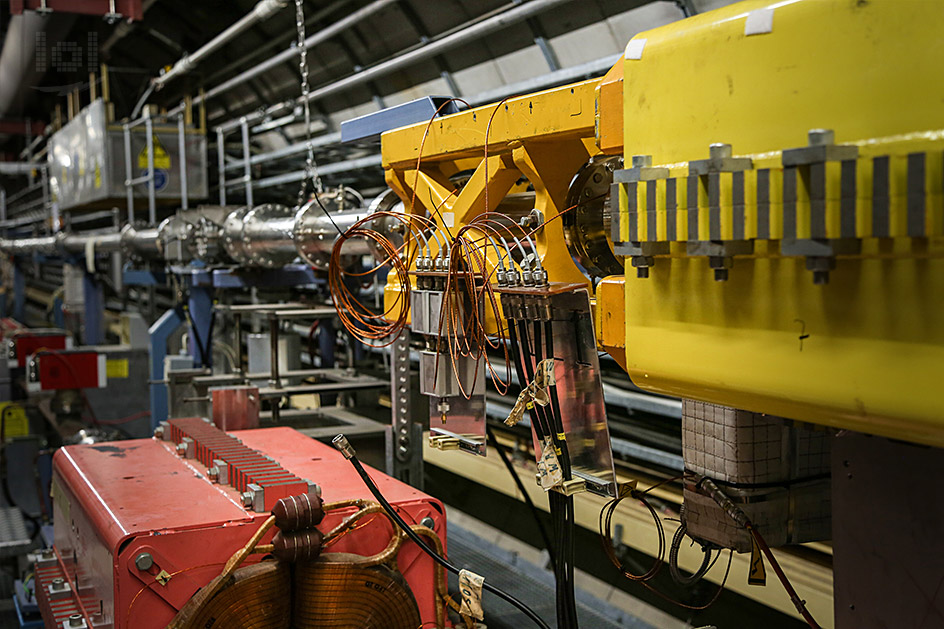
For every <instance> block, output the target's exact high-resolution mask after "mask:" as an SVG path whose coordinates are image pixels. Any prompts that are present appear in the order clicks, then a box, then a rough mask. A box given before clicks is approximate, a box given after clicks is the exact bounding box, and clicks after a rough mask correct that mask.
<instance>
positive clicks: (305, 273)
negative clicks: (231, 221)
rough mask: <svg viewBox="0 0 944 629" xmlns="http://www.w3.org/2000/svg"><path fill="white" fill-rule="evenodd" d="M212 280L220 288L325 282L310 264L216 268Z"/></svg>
mask: <svg viewBox="0 0 944 629" xmlns="http://www.w3.org/2000/svg"><path fill="white" fill-rule="evenodd" d="M212 282H213V285H214V286H216V287H218V288H249V287H253V286H266V287H270V286H273V287H289V286H309V285H313V284H323V283H324V282H325V279H324V278H323V277H318V276H316V275H315V272H314V270H312V268H311V267H310V266H308V265H305V264H290V265H287V266H284V267H282V268H281V269H216V270H215V271H213V280H212Z"/></svg>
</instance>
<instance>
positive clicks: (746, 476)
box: [682, 400, 831, 552]
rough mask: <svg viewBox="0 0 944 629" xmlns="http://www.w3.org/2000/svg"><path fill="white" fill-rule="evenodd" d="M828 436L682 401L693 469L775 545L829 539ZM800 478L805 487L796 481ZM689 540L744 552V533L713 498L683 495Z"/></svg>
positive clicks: (689, 490) (746, 537)
mask: <svg viewBox="0 0 944 629" xmlns="http://www.w3.org/2000/svg"><path fill="white" fill-rule="evenodd" d="M829 439H830V437H829V435H828V434H827V433H825V432H822V431H818V430H809V429H805V428H798V427H795V426H792V425H791V424H790V423H789V422H788V421H787V420H784V419H782V418H779V417H774V416H770V415H763V414H759V413H751V412H748V411H742V410H738V409H734V408H729V407H724V406H718V405H715V404H707V403H705V402H695V401H692V400H685V401H684V402H683V405H682V448H683V455H684V458H685V467H686V469H687V470H688V471H690V472H694V473H696V474H698V475H701V476H707V477H709V478H712V479H714V480H715V481H720V483H721V484H722V489H723V490H724V491H725V493H726V494H727V495H728V496H729V497H730V498H731V499H732V500H733V501H734V502H735V503H736V504H738V505H739V506H740V508H742V509H743V510H744V511H745V513H747V516H748V517H749V518H750V519H751V521H752V522H753V523H754V524H755V525H756V526H757V529H758V530H759V531H761V533H762V534H763V535H764V537H765V539H766V540H767V543H768V544H770V545H771V546H782V545H784V544H792V543H799V542H804V541H813V540H821V539H829V537H830V534H831V520H830V513H831V506H830V500H831V497H830V483H829V478H828V476H827V477H825V478H823V475H826V474H828V473H829V469H830V468H829V465H830V450H829ZM797 481H800V482H797ZM684 501H685V522H686V524H687V526H688V532H689V534H690V535H691V536H692V537H695V538H697V539H700V540H705V541H710V542H713V543H715V544H718V545H721V546H724V547H730V548H734V549H735V550H737V551H738V552H747V551H749V550H750V548H751V544H750V537H749V534H748V533H747V531H745V530H744V529H741V528H739V527H738V526H737V525H736V524H735V523H734V521H733V520H732V519H731V518H730V517H729V516H728V515H727V514H726V513H724V511H723V510H722V509H721V508H720V507H718V505H717V504H715V502H714V500H712V499H711V497H709V496H706V495H701V494H699V493H697V492H696V491H695V490H694V488H693V485H690V484H686V487H685V490H684Z"/></svg>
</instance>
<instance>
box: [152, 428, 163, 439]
mask: <svg viewBox="0 0 944 629" xmlns="http://www.w3.org/2000/svg"><path fill="white" fill-rule="evenodd" d="M154 438H155V439H163V438H164V427H163V426H158V427H157V428H155V429H154Z"/></svg>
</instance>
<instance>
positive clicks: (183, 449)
mask: <svg viewBox="0 0 944 629" xmlns="http://www.w3.org/2000/svg"><path fill="white" fill-rule="evenodd" d="M185 454H187V444H186V443H178V444H177V456H184V455H185Z"/></svg>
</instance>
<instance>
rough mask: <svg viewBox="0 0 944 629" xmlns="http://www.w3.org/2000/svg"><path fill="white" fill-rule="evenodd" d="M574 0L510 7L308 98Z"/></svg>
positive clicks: (357, 82)
mask: <svg viewBox="0 0 944 629" xmlns="http://www.w3.org/2000/svg"><path fill="white" fill-rule="evenodd" d="M573 1H574V0H531V2H527V3H525V4H521V5H518V6H516V7H515V8H513V9H509V10H508V11H505V12H504V13H499V14H498V15H494V16H492V17H490V18H488V19H485V20H482V21H481V22H478V23H476V24H473V25H472V26H469V27H468V28H464V29H462V30H460V31H457V32H455V33H452V34H451V35H447V36H445V37H443V38H442V39H438V40H435V41H432V42H430V43H428V44H426V45H424V46H420V47H419V48H415V49H413V50H411V51H409V52H406V53H403V54H401V55H399V56H397V57H394V58H393V59H390V60H388V61H384V62H381V63H378V64H377V65H375V66H372V67H370V68H367V69H365V70H361V71H360V72H357V73H355V74H352V75H351V76H348V77H346V78H343V79H340V80H338V81H333V82H331V83H329V84H328V85H325V86H324V87H321V88H318V89H316V90H312V91H311V92H310V93H309V94H308V96H307V99H308V101H309V102H311V101H314V100H319V99H322V98H324V97H326V96H329V95H331V94H335V93H337V92H341V91H344V90H346V89H349V88H352V87H355V86H357V85H362V84H364V83H367V82H369V81H373V80H376V79H379V78H381V77H383V76H385V75H387V74H390V73H391V72H396V71H397V70H400V69H402V68H405V67H407V66H410V65H413V64H415V63H418V62H420V61H425V60H427V59H429V58H431V57H435V56H436V55H439V54H441V53H443V52H446V51H447V50H450V49H452V48H456V47H457V46H461V45H463V44H466V43H468V42H471V41H473V40H478V39H480V38H482V37H485V36H487V35H490V34H492V33H494V32H496V31H499V30H501V29H503V28H507V27H509V26H512V25H514V24H517V23H519V22H523V21H525V20H527V19H528V18H531V17H534V16H536V15H538V14H539V13H544V12H545V11H549V10H551V9H553V8H555V7H558V6H560V5H562V4H567V3H569V2H573ZM304 99H305V97H304V96H301V97H299V98H298V102H299V103H302V102H304Z"/></svg>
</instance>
